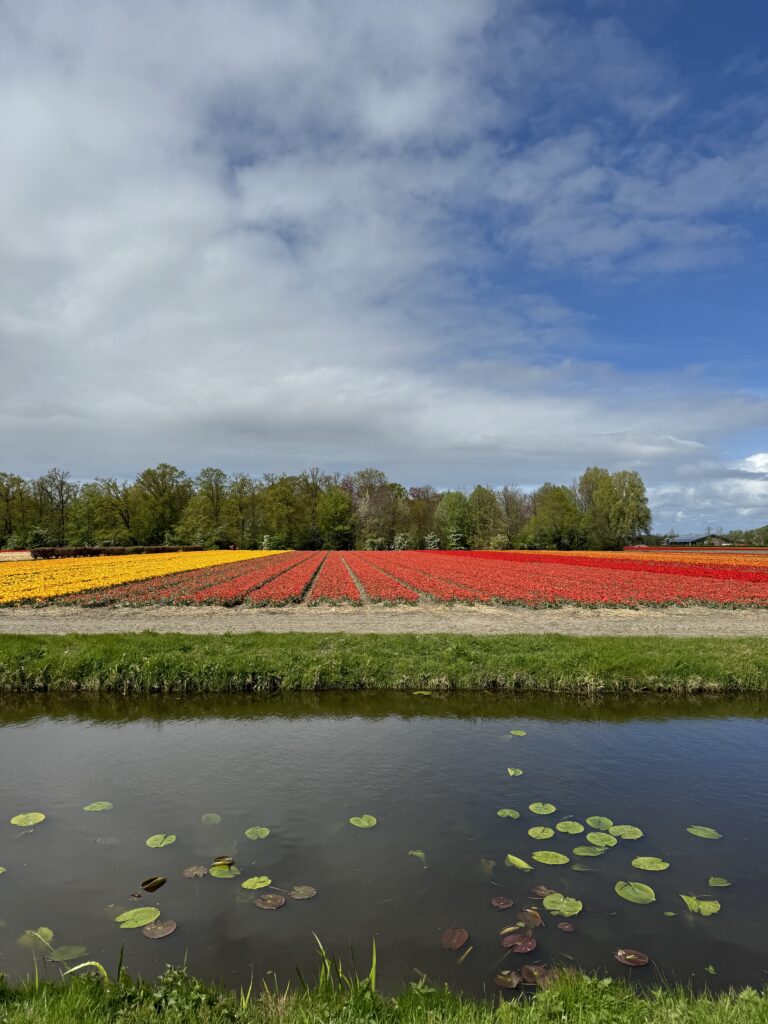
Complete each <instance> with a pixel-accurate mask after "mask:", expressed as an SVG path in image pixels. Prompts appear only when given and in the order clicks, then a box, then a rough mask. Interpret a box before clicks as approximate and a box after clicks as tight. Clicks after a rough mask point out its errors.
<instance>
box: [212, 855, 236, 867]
mask: <svg viewBox="0 0 768 1024" xmlns="http://www.w3.org/2000/svg"><path fill="white" fill-rule="evenodd" d="M211 863H212V865H213V866H214V867H215V868H231V867H232V865H233V864H234V863H235V858H234V857H214V858H213V860H212V861H211Z"/></svg>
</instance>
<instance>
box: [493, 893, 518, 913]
mask: <svg viewBox="0 0 768 1024" xmlns="http://www.w3.org/2000/svg"><path fill="white" fill-rule="evenodd" d="M514 905H515V901H514V900H511V899H510V898H509V896H491V906H492V907H495V908H496V910H509V908H510V907H514Z"/></svg>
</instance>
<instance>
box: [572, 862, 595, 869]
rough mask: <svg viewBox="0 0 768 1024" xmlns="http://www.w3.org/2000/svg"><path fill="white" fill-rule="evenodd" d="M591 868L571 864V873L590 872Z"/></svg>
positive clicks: (584, 865)
mask: <svg viewBox="0 0 768 1024" xmlns="http://www.w3.org/2000/svg"><path fill="white" fill-rule="evenodd" d="M591 870H592V868H588V867H587V866H586V864H578V863H576V864H571V871H591Z"/></svg>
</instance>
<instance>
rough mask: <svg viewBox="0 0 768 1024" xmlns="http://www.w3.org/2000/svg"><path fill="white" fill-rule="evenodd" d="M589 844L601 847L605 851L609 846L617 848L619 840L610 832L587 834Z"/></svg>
mask: <svg viewBox="0 0 768 1024" xmlns="http://www.w3.org/2000/svg"><path fill="white" fill-rule="evenodd" d="M587 842H588V843H591V844H592V845H593V846H600V847H602V848H603V849H605V848H606V847H609V846H615V845H616V843H618V839H617V838H616V836H612V835H611V834H610V833H609V832H587Z"/></svg>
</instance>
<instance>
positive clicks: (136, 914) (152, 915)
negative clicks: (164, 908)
mask: <svg viewBox="0 0 768 1024" xmlns="http://www.w3.org/2000/svg"><path fill="white" fill-rule="evenodd" d="M158 917H160V911H159V910H158V909H157V907H136V908H135V909H134V910H126V911H125V912H124V913H123V914H118V916H117V917H116V918H115V921H116V922H117V923H118V924H119V925H120V927H121V928H144V927H145V926H146V925H148V924H152V922H153V921H156V920H157V919H158Z"/></svg>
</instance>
